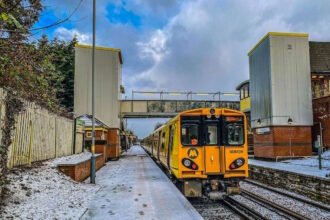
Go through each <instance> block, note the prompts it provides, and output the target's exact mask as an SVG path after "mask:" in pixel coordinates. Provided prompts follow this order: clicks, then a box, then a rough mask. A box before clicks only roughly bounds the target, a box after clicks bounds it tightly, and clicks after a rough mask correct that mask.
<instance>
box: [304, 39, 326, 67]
mask: <svg viewBox="0 0 330 220" xmlns="http://www.w3.org/2000/svg"><path fill="white" fill-rule="evenodd" d="M309 52H310V64H311V72H312V73H321V72H330V42H313V41H310V42H309Z"/></svg>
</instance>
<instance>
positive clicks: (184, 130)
mask: <svg viewBox="0 0 330 220" xmlns="http://www.w3.org/2000/svg"><path fill="white" fill-rule="evenodd" d="M198 130H199V126H198V125H197V124H184V125H182V127H181V143H182V145H199V143H198V140H199V137H198Z"/></svg>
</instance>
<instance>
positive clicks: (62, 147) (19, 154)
mask: <svg viewBox="0 0 330 220" xmlns="http://www.w3.org/2000/svg"><path fill="white" fill-rule="evenodd" d="M5 95H6V92H5V91H4V90H3V89H1V88H0V128H1V129H2V126H3V119H4V117H5V114H6V112H5V103H4V99H5ZM23 102H24V111H22V112H21V113H20V114H19V115H18V117H17V118H16V126H15V127H16V128H15V130H14V132H13V134H12V135H13V136H12V140H13V141H12V144H11V146H10V147H9V151H8V164H7V165H8V168H12V167H15V166H19V165H26V164H31V163H32V162H35V161H41V160H46V159H50V158H55V157H60V156H68V155H71V154H72V153H73V127H74V124H73V123H74V122H73V120H70V119H67V118H64V117H61V116H58V115H55V114H53V113H51V112H49V111H48V110H46V109H44V108H41V107H40V106H38V105H36V104H35V103H33V102H27V101H23ZM1 131H2V130H1ZM1 135H2V132H0V143H2V142H1V138H2V136H1Z"/></svg>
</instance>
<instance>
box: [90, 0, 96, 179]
mask: <svg viewBox="0 0 330 220" xmlns="http://www.w3.org/2000/svg"><path fill="white" fill-rule="evenodd" d="M95 11H96V0H93V51H92V147H91V151H92V157H91V183H93V184H95V170H96V166H95V165H96V158H95V85H94V84H95V20H96V18H95V16H96V14H95Z"/></svg>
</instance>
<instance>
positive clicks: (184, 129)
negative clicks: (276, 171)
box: [142, 108, 248, 198]
mask: <svg viewBox="0 0 330 220" xmlns="http://www.w3.org/2000/svg"><path fill="white" fill-rule="evenodd" d="M142 145H143V147H144V148H145V150H146V151H147V152H148V153H149V154H150V155H152V156H153V157H154V158H155V159H156V160H158V161H159V162H160V163H161V165H162V166H164V167H165V168H166V169H167V171H168V172H169V173H170V174H171V175H173V176H174V177H175V179H176V181H177V182H178V183H179V185H180V188H181V189H182V192H183V194H184V195H185V196H187V197H201V196H203V195H208V196H209V197H215V198H217V197H218V196H220V197H221V196H222V195H223V194H233V193H238V192H239V181H240V180H241V179H244V178H246V177H248V152H247V151H248V148H247V128H246V117H245V115H244V113H242V112H240V111H236V110H232V109H226V108H200V109H193V110H188V111H184V112H181V113H179V114H178V115H177V116H176V117H174V118H172V119H170V120H169V121H168V122H167V123H165V124H164V125H163V126H161V127H160V128H158V129H156V130H155V131H153V133H152V134H151V135H149V136H148V137H146V138H145V139H143V141H142Z"/></svg>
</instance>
